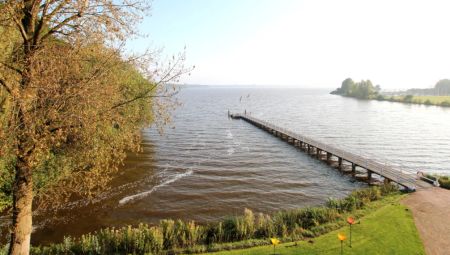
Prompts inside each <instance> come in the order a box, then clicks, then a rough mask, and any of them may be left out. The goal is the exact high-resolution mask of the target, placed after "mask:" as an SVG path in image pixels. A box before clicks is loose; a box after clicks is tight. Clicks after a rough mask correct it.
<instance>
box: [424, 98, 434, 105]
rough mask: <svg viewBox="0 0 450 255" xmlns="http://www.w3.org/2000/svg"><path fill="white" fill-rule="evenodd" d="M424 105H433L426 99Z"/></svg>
mask: <svg viewBox="0 0 450 255" xmlns="http://www.w3.org/2000/svg"><path fill="white" fill-rule="evenodd" d="M424 104H426V105H432V104H433V103H432V102H431V100H430V99H427V100H425V102H424Z"/></svg>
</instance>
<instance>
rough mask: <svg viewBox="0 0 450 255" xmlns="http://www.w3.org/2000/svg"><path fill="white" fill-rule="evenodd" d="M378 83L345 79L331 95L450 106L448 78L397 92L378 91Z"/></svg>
mask: <svg viewBox="0 0 450 255" xmlns="http://www.w3.org/2000/svg"><path fill="white" fill-rule="evenodd" d="M380 91H381V88H380V85H376V86H373V84H372V82H371V81H370V80H362V81H360V82H354V81H353V80H352V79H351V78H347V79H345V80H344V81H343V82H342V84H341V87H340V88H337V89H336V90H334V91H332V92H331V94H333V95H341V96H347V97H355V98H359V99H375V100H378V101H390V102H400V103H408V104H425V105H438V106H445V107H450V80H448V79H444V80H440V81H438V82H437V83H436V85H435V86H434V88H430V89H409V90H406V91H403V92H399V93H392V94H391V93H383V94H381V93H380Z"/></svg>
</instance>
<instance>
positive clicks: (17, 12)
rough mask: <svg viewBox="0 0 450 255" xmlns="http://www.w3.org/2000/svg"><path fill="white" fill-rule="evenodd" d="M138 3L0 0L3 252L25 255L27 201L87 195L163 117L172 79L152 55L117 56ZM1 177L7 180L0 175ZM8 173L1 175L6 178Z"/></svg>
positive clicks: (175, 66) (179, 65) (140, 7)
mask: <svg viewBox="0 0 450 255" xmlns="http://www.w3.org/2000/svg"><path fill="white" fill-rule="evenodd" d="M148 7H149V6H148V4H146V3H145V2H141V1H140V0H115V1H112V0H102V1H98V0H23V1H20V0H16V1H5V0H1V1H0V29H1V30H0V31H1V35H2V36H1V38H0V46H1V49H0V50H1V52H2V53H1V55H0V61H1V63H0V88H1V89H0V92H1V93H0V110H1V111H0V117H1V118H0V121H1V122H0V123H1V126H0V158H1V159H2V160H3V161H7V162H8V164H9V166H10V172H9V173H10V175H11V183H12V184H11V192H12V231H11V239H10V247H9V254H28V253H29V249H30V238H31V230H32V212H33V201H35V203H34V206H36V201H39V202H42V203H43V204H45V201H52V202H55V201H63V199H67V197H68V196H67V195H70V194H72V193H77V194H79V195H85V196H92V195H93V194H95V191H96V190H99V189H101V188H102V187H105V185H106V183H107V182H108V180H109V176H110V174H111V173H112V172H113V171H115V170H116V169H117V167H118V165H119V164H120V163H121V162H122V160H123V159H124V157H125V151H127V150H138V149H139V139H140V136H139V134H140V133H139V130H140V128H142V127H145V126H148V125H149V124H151V123H153V122H155V121H156V122H159V123H165V122H166V121H167V118H168V115H167V113H168V111H167V110H168V108H170V107H171V106H173V105H174V104H173V100H172V97H171V96H172V95H173V92H174V90H173V88H170V89H169V87H168V84H169V83H172V82H175V81H177V79H178V78H179V77H180V75H182V74H184V73H186V72H187V71H189V70H187V69H185V68H184V67H183V60H184V55H182V54H181V55H179V56H178V57H176V58H173V59H172V60H171V61H170V62H169V63H168V64H167V65H166V66H165V67H160V66H157V65H156V62H155V61H154V58H153V57H154V56H153V55H152V54H144V55H143V56H137V57H136V56H129V57H124V52H123V45H124V42H125V39H127V38H129V37H130V36H132V35H135V31H134V29H133V28H134V26H135V24H136V22H137V21H139V19H140V18H141V17H142V15H143V14H145V11H146V10H148ZM2 179H3V180H4V179H5V177H4V176H2ZM6 179H7V178H6Z"/></svg>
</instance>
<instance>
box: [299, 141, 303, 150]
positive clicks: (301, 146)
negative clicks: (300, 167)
mask: <svg viewBox="0 0 450 255" xmlns="http://www.w3.org/2000/svg"><path fill="white" fill-rule="evenodd" d="M299 142H300V144H299V146H300V149H303V142H302V141H299Z"/></svg>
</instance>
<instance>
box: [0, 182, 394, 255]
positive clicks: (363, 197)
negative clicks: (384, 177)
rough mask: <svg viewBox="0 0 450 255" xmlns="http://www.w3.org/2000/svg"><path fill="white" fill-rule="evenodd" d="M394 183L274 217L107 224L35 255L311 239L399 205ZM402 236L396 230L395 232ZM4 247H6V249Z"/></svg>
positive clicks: (197, 249)
mask: <svg viewBox="0 0 450 255" xmlns="http://www.w3.org/2000/svg"><path fill="white" fill-rule="evenodd" d="M401 196H402V195H400V193H399V191H398V190H397V188H396V186H394V185H391V184H387V185H384V186H380V187H370V188H366V189H361V190H355V191H353V192H352V193H351V194H350V195H348V196H347V197H346V198H343V199H329V200H328V202H327V203H326V205H324V206H319V207H308V208H302V209H297V210H286V211H279V212H276V213H274V214H271V215H267V214H262V213H257V214H255V213H253V212H252V211H251V210H248V209H246V210H245V211H244V215H242V216H232V217H228V218H226V219H224V220H222V221H219V222H213V223H209V224H206V225H199V224H196V223H195V222H192V221H182V220H176V221H174V220H163V221H161V222H160V224H159V225H157V226H148V225H145V224H141V225H139V226H137V227H131V226H128V227H123V228H119V229H114V228H106V229H102V230H99V231H97V232H94V233H89V234H86V235H83V236H81V237H80V238H72V237H65V238H64V241H63V242H62V243H58V244H52V245H50V246H45V247H34V248H33V249H32V253H33V254H124V253H132V254H144V253H151V254H173V253H202V252H213V251H220V250H230V249H239V248H248V247H253V246H260V245H267V244H270V240H269V238H271V237H278V238H279V239H280V240H281V241H282V242H292V241H299V240H305V239H311V238H315V237H318V236H321V235H323V234H325V233H328V232H330V231H334V230H336V229H339V228H342V227H344V226H346V224H347V223H346V221H345V219H346V218H347V217H348V216H353V217H356V218H357V219H360V218H362V217H363V216H365V215H368V214H369V213H371V212H374V211H376V210H377V209H379V208H382V207H383V206H385V205H388V204H392V203H394V204H395V203H397V202H398V200H399V199H400V197H401ZM397 234H398V233H397ZM5 249H6V248H5Z"/></svg>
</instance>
